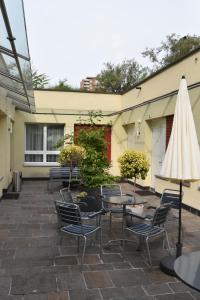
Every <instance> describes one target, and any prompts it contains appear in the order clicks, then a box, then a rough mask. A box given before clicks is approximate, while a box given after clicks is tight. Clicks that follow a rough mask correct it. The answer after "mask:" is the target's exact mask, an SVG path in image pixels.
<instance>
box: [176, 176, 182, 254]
mask: <svg viewBox="0 0 200 300" xmlns="http://www.w3.org/2000/svg"><path fill="white" fill-rule="evenodd" d="M182 189H183V182H182V180H180V194H179V220H178V242H177V243H176V257H179V256H181V255H182V243H181V227H182V222H181V217H182V194H183V192H182Z"/></svg>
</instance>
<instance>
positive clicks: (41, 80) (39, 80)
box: [32, 70, 49, 89]
mask: <svg viewBox="0 0 200 300" xmlns="http://www.w3.org/2000/svg"><path fill="white" fill-rule="evenodd" d="M32 80H33V88H34V89H43V88H45V86H46V85H47V84H49V77H48V76H47V75H46V74H45V73H41V74H39V73H38V71H37V70H35V71H33V72H32Z"/></svg>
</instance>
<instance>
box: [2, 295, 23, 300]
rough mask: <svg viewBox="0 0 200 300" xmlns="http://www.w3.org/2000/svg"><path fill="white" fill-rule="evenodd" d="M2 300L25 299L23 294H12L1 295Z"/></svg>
mask: <svg viewBox="0 0 200 300" xmlns="http://www.w3.org/2000/svg"><path fill="white" fill-rule="evenodd" d="M1 300H24V297H23V296H12V295H8V296H3V295H1Z"/></svg>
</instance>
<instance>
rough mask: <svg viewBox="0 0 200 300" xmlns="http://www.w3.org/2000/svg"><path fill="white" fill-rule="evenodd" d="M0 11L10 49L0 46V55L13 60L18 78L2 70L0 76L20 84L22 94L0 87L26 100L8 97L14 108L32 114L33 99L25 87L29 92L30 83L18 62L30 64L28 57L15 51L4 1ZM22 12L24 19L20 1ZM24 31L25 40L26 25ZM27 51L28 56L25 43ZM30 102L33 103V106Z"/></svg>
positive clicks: (1, 3)
mask: <svg viewBox="0 0 200 300" xmlns="http://www.w3.org/2000/svg"><path fill="white" fill-rule="evenodd" d="M0 10H1V13H2V17H3V20H4V23H5V28H6V31H7V34H8V37H7V39H8V40H9V42H10V45H11V49H12V50H10V49H8V48H5V47H3V46H2V45H0V53H3V54H5V55H7V56H9V57H12V58H13V59H14V60H15V63H16V67H17V70H18V73H19V77H17V76H15V75H12V74H10V73H7V72H4V71H2V70H0V75H2V76H4V77H5V78H9V79H10V80H12V81H15V82H17V83H20V84H21V85H22V87H23V92H21V91H19V90H18V89H15V87H12V86H10V85H9V84H5V83H3V82H0V86H2V87H3V88H5V89H6V90H8V91H11V92H13V93H15V94H16V95H21V96H23V97H25V98H26V100H27V102H25V101H23V100H20V99H19V98H18V97H16V98H15V97H13V96H10V95H8V96H9V97H10V98H11V99H13V100H14V104H15V105H16V107H17V108H18V109H20V110H24V111H29V112H34V111H35V107H34V98H33V97H31V96H30V95H29V93H28V89H27V86H26V84H27V85H29V86H31V90H33V87H32V81H31V82H27V81H26V80H25V78H24V75H23V72H22V68H21V65H20V61H19V58H21V59H23V60H24V61H27V62H28V63H29V64H30V57H29V56H28V57H27V56H24V55H22V54H19V53H18V52H17V50H16V46H15V40H16V38H15V37H14V36H13V33H12V28H11V24H10V20H9V16H8V13H7V9H6V4H5V1H4V0H1V1H0ZM22 10H23V17H24V6H23V1H22ZM24 25H25V18H24ZM24 29H25V34H26V39H27V32H26V25H25V28H24ZM27 50H28V55H29V49H28V43H27ZM30 70H31V66H30ZM14 98H15V99H14ZM30 98H32V101H30ZM18 102H19V105H17V104H18ZM31 102H33V104H32V103H31ZM22 103H23V108H22V106H21V105H22Z"/></svg>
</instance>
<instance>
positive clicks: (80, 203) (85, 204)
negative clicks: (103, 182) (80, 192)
mask: <svg viewBox="0 0 200 300" xmlns="http://www.w3.org/2000/svg"><path fill="white" fill-rule="evenodd" d="M74 204H77V205H78V206H79V207H81V206H84V207H88V204H87V203H86V202H74Z"/></svg>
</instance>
